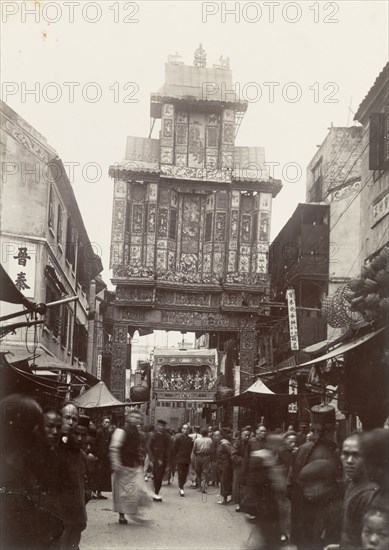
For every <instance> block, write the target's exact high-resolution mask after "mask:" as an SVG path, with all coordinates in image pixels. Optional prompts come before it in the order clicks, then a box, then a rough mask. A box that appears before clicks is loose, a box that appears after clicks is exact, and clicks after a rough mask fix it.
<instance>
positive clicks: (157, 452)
mask: <svg viewBox="0 0 389 550" xmlns="http://www.w3.org/2000/svg"><path fill="white" fill-rule="evenodd" d="M169 448H170V435H169V434H168V433H167V432H158V431H156V430H154V431H152V432H151V433H150V435H149V436H148V439H147V452H148V454H149V457H150V460H151V461H152V462H157V461H158V460H161V461H162V462H163V463H165V464H166V463H167V461H168V458H169Z"/></svg>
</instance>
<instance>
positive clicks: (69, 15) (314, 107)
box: [1, 0, 388, 283]
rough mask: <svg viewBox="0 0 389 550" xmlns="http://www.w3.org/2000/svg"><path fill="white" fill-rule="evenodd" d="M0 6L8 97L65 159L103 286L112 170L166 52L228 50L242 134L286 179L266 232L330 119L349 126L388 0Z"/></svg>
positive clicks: (370, 77)
mask: <svg viewBox="0 0 389 550" xmlns="http://www.w3.org/2000/svg"><path fill="white" fill-rule="evenodd" d="M1 12H2V13H1V21H2V23H1V27H2V28H1V30H2V38H1V69H2V99H3V101H5V102H6V103H7V104H8V105H9V106H10V107H11V108H12V109H14V110H15V111H16V112H17V113H18V114H19V115H21V116H22V117H23V118H24V119H25V120H26V121H27V122H28V123H29V124H31V125H32V126H33V127H34V128H35V129H36V130H38V131H39V132H40V133H41V134H43V135H44V136H45V137H46V138H47V140H48V143H49V144H50V145H51V146H52V147H53V148H54V149H55V150H56V151H57V153H58V155H59V156H60V158H61V159H62V160H63V162H64V163H65V165H66V166H68V167H69V176H70V179H71V182H72V184H73V187H74V192H75V195H76V198H77V201H78V204H79V208H80V211H81V214H82V216H83V219H84V223H85V227H86V229H87V231H88V234H89V238H90V240H91V241H92V242H93V243H95V247H96V251H97V252H98V253H99V254H100V255H101V256H102V260H103V265H104V272H103V278H104V280H105V281H106V282H107V283H109V278H110V271H109V247H110V238H111V220H112V196H113V181H112V180H111V178H109V176H108V168H109V166H110V165H113V164H115V163H116V162H120V161H122V159H123V157H124V152H125V145H126V137H127V136H129V135H132V136H141V137H148V135H149V129H150V108H149V102H150V94H151V93H152V92H155V91H156V90H158V89H159V88H160V87H161V86H162V84H163V82H164V64H165V62H166V61H167V58H168V55H169V54H173V53H175V52H178V53H179V54H180V55H181V57H182V59H183V61H184V62H185V64H188V65H192V64H193V56H194V51H195V50H196V49H197V47H198V45H199V43H200V42H201V43H202V45H203V47H204V49H205V51H206V53H207V66H212V64H214V63H216V62H217V60H218V58H219V57H220V56H221V55H222V56H223V57H228V58H229V60H230V67H231V70H232V76H233V81H234V82H235V83H236V90H239V91H240V93H241V95H242V96H243V97H244V98H245V99H247V101H248V103H249V105H248V110H247V112H246V114H245V117H244V119H243V121H242V124H241V127H240V130H239V133H238V136H237V140H236V145H242V146H244V145H246V146H261V147H264V148H265V153H266V160H267V161H268V162H272V163H277V164H275V165H274V173H273V175H274V177H275V178H277V179H281V180H282V182H283V189H282V191H281V192H280V193H279V195H278V196H277V198H276V199H275V200H274V203H273V214H272V230H271V240H273V239H274V238H275V237H276V235H277V234H278V232H279V231H280V229H281V228H282V226H283V225H284V224H285V222H286V221H287V220H288V219H289V217H290V216H291V215H292V213H293V211H294V209H295V207H296V206H297V204H298V203H299V202H304V200H305V174H306V167H307V165H308V163H309V161H310V159H311V158H312V157H313V156H314V154H315V152H316V149H317V146H318V145H320V144H321V143H322V141H323V140H324V138H325V136H326V135H327V133H328V128H329V127H330V126H331V124H333V125H334V126H350V125H353V124H355V122H354V121H353V118H354V114H355V112H356V111H357V109H358V106H359V104H360V102H361V101H362V99H363V98H364V97H365V95H366V94H367V92H368V90H369V89H370V87H371V86H372V84H373V82H374V80H375V78H376V77H377V76H378V74H379V72H380V71H381V70H382V68H383V67H384V65H385V64H386V62H387V58H388V3H387V2H386V1H375V0H369V1H354V0H345V1H338V2H314V1H300V2H286V1H281V0H280V1H278V2H266V1H264V2H244V1H242V2H201V1H192V2H191V1H178V0H177V1H163V0H161V1H140V2H125V1H123V2H118V1H111V0H106V1H103V2H89V1H83V0H79V1H62V2H61V1H45V0H41V1H40V2H32V1H27V2H12V1H10V2H8V1H6V0H3V1H2V2H1ZM31 91H33V93H31ZM153 137H157V133H156V132H155V131H154V133H153ZM70 167H72V168H70Z"/></svg>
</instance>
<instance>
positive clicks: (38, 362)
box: [0, 341, 81, 372]
mask: <svg viewBox="0 0 389 550" xmlns="http://www.w3.org/2000/svg"><path fill="white" fill-rule="evenodd" d="M29 345H31V348H32V347H33V344H32V343H31V344H29ZM31 351H34V350H32V349H31ZM0 352H4V353H5V354H6V356H7V361H8V363H10V364H11V365H12V364H13V363H17V362H19V361H23V360H25V361H28V362H29V364H30V366H31V368H32V370H39V369H45V370H47V369H48V368H53V369H58V370H59V369H61V370H68V371H69V370H70V371H75V372H79V371H80V370H81V369H79V368H78V367H75V366H73V365H70V364H69V363H65V362H64V361H61V360H60V359H58V358H57V357H54V355H50V354H49V353H48V352H47V351H46V350H45V349H43V348H41V347H40V346H38V347H37V348H36V349H35V352H34V353H31V352H30V351H29V350H28V349H27V347H26V345H25V344H18V343H17V342H10V341H6V342H1V345H0Z"/></svg>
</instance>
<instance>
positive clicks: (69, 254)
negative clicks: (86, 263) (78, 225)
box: [65, 218, 76, 267]
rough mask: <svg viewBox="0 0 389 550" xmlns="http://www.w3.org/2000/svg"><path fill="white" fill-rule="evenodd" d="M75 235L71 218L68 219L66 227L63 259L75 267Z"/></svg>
mask: <svg viewBox="0 0 389 550" xmlns="http://www.w3.org/2000/svg"><path fill="white" fill-rule="evenodd" d="M75 237H76V235H75V230H74V226H73V222H72V220H71V218H68V221H67V226H66V243H65V257H66V259H67V261H68V262H69V263H70V264H71V265H72V266H73V267H75V263H76V238H75Z"/></svg>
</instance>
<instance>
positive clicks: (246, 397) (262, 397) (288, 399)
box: [216, 379, 306, 407]
mask: <svg viewBox="0 0 389 550" xmlns="http://www.w3.org/2000/svg"><path fill="white" fill-rule="evenodd" d="M304 397H306V395H302V394H299V395H297V394H289V393H274V392H273V391H272V390H271V389H269V388H268V387H267V386H266V384H264V383H263V382H262V380H260V379H259V380H256V381H255V382H254V384H252V385H251V386H250V387H249V388H247V390H245V391H244V392H242V393H241V394H240V395H235V396H234V397H229V398H227V399H219V400H217V401H216V403H217V404H218V405H236V406H239V407H258V406H267V405H272V407H274V406H277V404H278V405H287V404H289V403H293V402H295V401H298V400H299V399H302V398H304Z"/></svg>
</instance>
